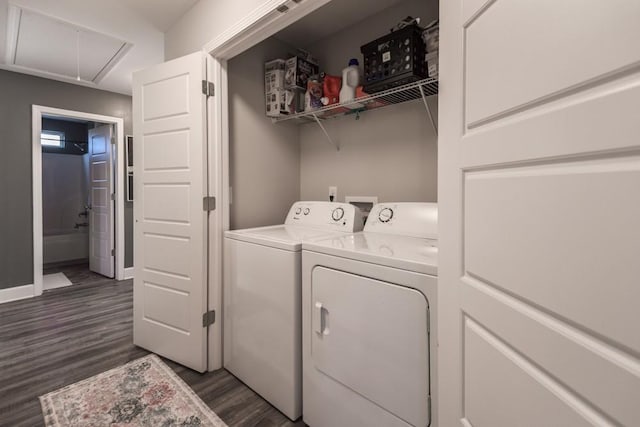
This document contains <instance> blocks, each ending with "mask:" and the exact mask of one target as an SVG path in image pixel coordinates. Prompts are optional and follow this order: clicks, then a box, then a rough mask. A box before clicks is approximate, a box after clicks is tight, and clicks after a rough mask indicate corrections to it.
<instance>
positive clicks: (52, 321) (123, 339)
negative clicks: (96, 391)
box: [0, 267, 303, 427]
mask: <svg viewBox="0 0 640 427" xmlns="http://www.w3.org/2000/svg"><path fill="white" fill-rule="evenodd" d="M57 271H60V270H56V271H52V270H51V271H47V272H48V273H54V272H57ZM63 271H64V272H65V274H67V275H68V277H69V279H70V280H71V281H72V282H74V285H73V286H69V287H66V288H61V289H55V290H51V291H47V292H45V293H44V295H42V296H41V297H37V298H31V299H25V300H22V301H15V302H11V303H7V304H2V305H0V426H12V427H17V426H25V427H33V426H39V425H42V424H43V419H42V415H41V411H40V403H39V401H38V396H40V395H42V394H45V393H47V392H49V391H52V390H55V389H58V388H60V387H64V386H66V385H69V384H72V383H75V382H77V381H80V380H82V379H85V378H88V377H90V376H93V375H96V374H98V373H100V372H103V371H106V370H108V369H111V368H114V367H116V366H120V365H123V364H125V363H126V362H128V361H130V360H133V359H137V358H139V357H142V356H144V355H145V354H147V353H148V352H147V351H145V350H143V349H141V348H138V347H135V346H134V345H133V344H132V331H133V326H132V310H133V283H132V280H126V281H122V282H117V281H115V280H111V279H107V278H104V277H102V276H99V275H96V274H94V273H88V270H86V269H82V268H80V267H76V268H75V270H74V269H73V268H69V267H65V268H64V269H63ZM74 271H75V272H74ZM79 282H80V283H79ZM76 283H79V284H76ZM165 362H166V363H167V365H169V366H170V367H171V368H172V369H173V370H174V371H176V373H177V374H178V375H179V376H180V377H181V378H182V379H183V380H184V381H185V382H186V383H187V384H189V386H191V387H192V388H193V390H194V391H195V392H196V393H197V394H198V396H200V398H201V399H202V400H203V401H204V402H205V403H206V404H207V405H209V406H210V407H211V408H212V409H213V410H214V411H215V412H216V413H217V414H218V416H220V418H222V419H223V420H224V421H225V422H226V423H227V424H228V425H229V426H247V427H249V426H261V427H272V426H294V425H303V424H302V422H301V421H299V422H298V423H295V424H294V423H291V422H290V421H289V420H288V419H287V418H286V417H285V416H284V415H282V414H281V413H280V412H278V411H277V410H276V409H275V408H273V407H272V406H271V405H269V404H268V403H267V402H266V401H264V400H263V399H262V398H260V397H259V396H258V395H257V394H255V393H254V392H253V391H252V390H251V389H249V388H248V387H247V386H245V385H244V384H243V383H241V382H240V381H239V380H237V379H236V378H235V377H234V376H232V375H231V374H229V373H228V372H227V371H225V370H219V371H216V372H210V373H206V374H199V373H197V372H194V371H191V370H189V369H186V368H184V367H182V366H180V365H177V364H175V363H172V362H169V361H166V360H165Z"/></svg>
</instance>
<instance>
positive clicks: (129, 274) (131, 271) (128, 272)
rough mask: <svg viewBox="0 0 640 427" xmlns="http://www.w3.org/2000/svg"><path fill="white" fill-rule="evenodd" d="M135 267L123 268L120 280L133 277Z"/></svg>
mask: <svg viewBox="0 0 640 427" xmlns="http://www.w3.org/2000/svg"><path fill="white" fill-rule="evenodd" d="M135 271H136V269H135V267H127V268H125V269H124V278H123V279H122V280H129V279H133V275H134V274H135Z"/></svg>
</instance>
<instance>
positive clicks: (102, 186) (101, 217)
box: [88, 125, 115, 278]
mask: <svg viewBox="0 0 640 427" xmlns="http://www.w3.org/2000/svg"><path fill="white" fill-rule="evenodd" d="M112 137H113V127H112V126H111V125H102V126H98V127H96V128H94V129H90V130H89V186H90V188H89V206H88V207H89V269H90V270H91V271H94V272H96V273H98V274H102V275H103V276H106V277H110V278H113V277H114V270H115V266H114V261H115V252H114V250H115V237H114V228H113V226H114V224H113V216H114V206H115V205H114V204H115V201H114V199H115V197H114V193H113V149H112V144H111V140H112Z"/></svg>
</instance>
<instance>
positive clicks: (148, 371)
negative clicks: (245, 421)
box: [40, 354, 226, 427]
mask: <svg viewBox="0 0 640 427" xmlns="http://www.w3.org/2000/svg"><path fill="white" fill-rule="evenodd" d="M40 403H41V405H42V413H43V414H44V419H45V425H46V426H47V427H70V426H77V427H89V426H91V427H100V426H110V427H124V426H127V427H132V426H149V427H151V426H153V427H173V426H176V427H196V426H197V427H226V424H225V423H224V422H223V421H222V420H221V419H220V418H218V416H217V415H216V414H215V413H214V412H213V411H212V410H211V409H209V407H207V405H205V404H204V403H203V402H202V400H200V398H199V397H198V396H197V395H196V394H195V393H194V392H193V390H191V388H189V386H188V385H187V384H185V383H184V382H183V381H182V379H181V378H180V377H178V375H176V373H175V372H173V371H172V370H171V368H169V367H168V366H167V365H165V364H164V363H163V362H162V361H161V360H160V358H158V356H156V355H153V354H152V355H149V356H145V357H143V358H140V359H138V360H134V361H133V362H129V363H127V364H126V365H124V366H120V367H118V368H115V369H111V370H110V371H107V372H103V373H101V374H99V375H96V376H94V377H91V378H88V379H86V380H83V381H80V382H77V383H75V384H71V385H70V386H67V387H64V388H61V389H59V390H56V391H53V392H51V393H48V394H45V395H44V396H40Z"/></svg>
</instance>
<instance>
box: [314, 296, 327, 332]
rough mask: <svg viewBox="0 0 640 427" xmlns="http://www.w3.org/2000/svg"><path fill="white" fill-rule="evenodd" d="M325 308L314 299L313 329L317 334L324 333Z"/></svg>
mask: <svg viewBox="0 0 640 427" xmlns="http://www.w3.org/2000/svg"><path fill="white" fill-rule="evenodd" d="M325 312H326V309H325V308H324V307H323V306H322V303H321V302H319V301H316V303H315V304H314V305H313V320H312V322H313V330H314V331H316V333H317V334H319V335H324V329H325V321H324V313H325Z"/></svg>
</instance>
